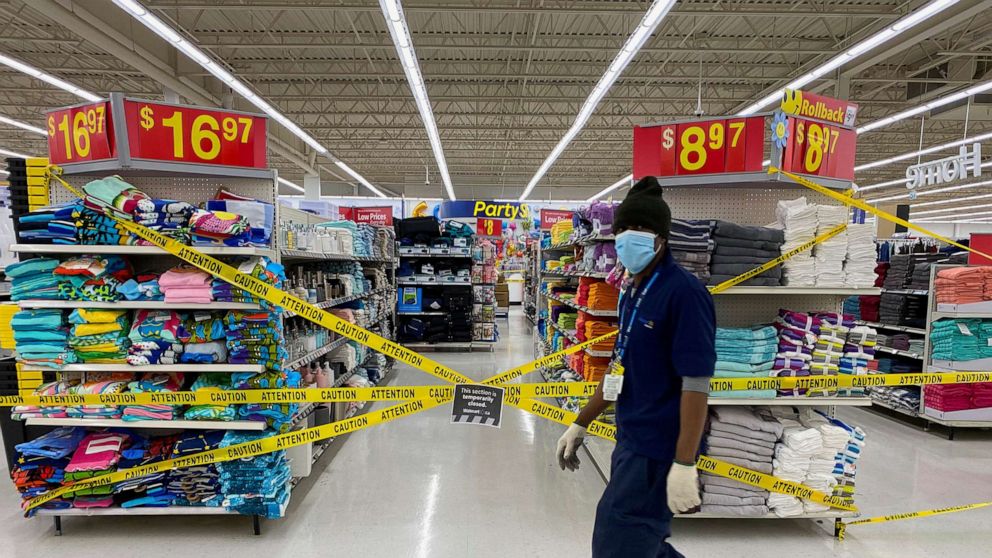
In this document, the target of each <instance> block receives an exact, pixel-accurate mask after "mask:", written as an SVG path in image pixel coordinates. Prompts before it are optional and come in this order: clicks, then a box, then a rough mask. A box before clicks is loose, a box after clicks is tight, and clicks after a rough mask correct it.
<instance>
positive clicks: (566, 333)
mask: <svg viewBox="0 0 992 558" xmlns="http://www.w3.org/2000/svg"><path fill="white" fill-rule="evenodd" d="M548 324H549V325H550V326H551V327H552V328H554V329H555V330H557V331H559V332H561V334H562V335H564V336H565V337H567V338H568V340H569V341H571V342H572V344H573V345H578V344H579V343H582V341H579V339H578V338H577V337H575V334H574V333H572V332H571V331H568V330H565V329H562V328H561V327H559V326H558V324H556V323H554V322H552V321H550V320H549V321H548ZM582 351H583V352H584V353H586V354H587V355H589V356H594V357H604V358H610V357H611V356H613V351H595V350H593V349H582Z"/></svg>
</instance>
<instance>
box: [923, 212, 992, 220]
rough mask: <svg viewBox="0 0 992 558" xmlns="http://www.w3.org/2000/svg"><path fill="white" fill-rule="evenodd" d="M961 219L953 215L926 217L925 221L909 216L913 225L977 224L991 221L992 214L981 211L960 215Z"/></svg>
mask: <svg viewBox="0 0 992 558" xmlns="http://www.w3.org/2000/svg"><path fill="white" fill-rule="evenodd" d="M960 217H962V218H961V219H958V217H957V216H954V215H943V216H941V217H928V218H926V219H913V218H912V216H910V219H909V220H910V221H911V222H915V223H979V222H988V220H989V219H992V212H989V211H982V212H979V213H969V214H967V215H961V216H960Z"/></svg>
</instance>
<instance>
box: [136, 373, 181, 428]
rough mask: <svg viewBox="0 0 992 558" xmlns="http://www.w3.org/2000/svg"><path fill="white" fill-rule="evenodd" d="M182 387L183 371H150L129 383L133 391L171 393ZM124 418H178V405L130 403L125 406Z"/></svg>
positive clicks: (138, 419)
mask: <svg viewBox="0 0 992 558" xmlns="http://www.w3.org/2000/svg"><path fill="white" fill-rule="evenodd" d="M182 387H183V373H182V372H148V373H146V374H142V375H141V377H140V379H137V380H134V381H132V382H130V383H128V385H127V389H128V391H129V392H131V393H170V392H176V391H180V390H181V389H182ZM122 418H123V419H124V420H126V421H143V420H172V419H174V418H176V406H175V405H159V404H154V403H150V404H148V405H128V406H126V407H124V414H123V417H122Z"/></svg>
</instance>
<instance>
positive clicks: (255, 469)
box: [217, 431, 291, 519]
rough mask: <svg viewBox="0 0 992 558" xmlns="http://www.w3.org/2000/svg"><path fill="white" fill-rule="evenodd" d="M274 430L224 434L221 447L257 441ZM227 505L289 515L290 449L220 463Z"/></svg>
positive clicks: (246, 510)
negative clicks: (287, 454) (287, 452)
mask: <svg viewBox="0 0 992 558" xmlns="http://www.w3.org/2000/svg"><path fill="white" fill-rule="evenodd" d="M273 434H274V432H237V431H230V432H227V433H226V434H225V435H224V439H223V440H221V442H220V447H222V448H226V447H228V446H233V445H237V444H243V443H247V442H253V441H256V440H261V439H264V438H268V437H269V436H272V435H273ZM217 472H218V473H219V474H220V489H221V492H222V493H223V497H224V500H223V506H224V507H225V508H227V509H228V510H230V511H233V512H237V513H240V514H244V515H258V516H261V517H266V518H269V519H276V518H279V517H282V516H283V515H284V514H285V511H286V506H287V504H288V503H289V496H290V487H289V481H290V480H291V474H290V469H289V460H288V459H286V451H285V450H279V451H274V452H271V453H266V454H263V455H256V456H254V457H249V458H246V459H236V460H234V461H224V462H222V463H218V464H217Z"/></svg>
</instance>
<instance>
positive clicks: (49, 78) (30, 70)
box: [0, 54, 103, 103]
mask: <svg viewBox="0 0 992 558" xmlns="http://www.w3.org/2000/svg"><path fill="white" fill-rule="evenodd" d="M0 64H3V65H5V66H9V67H11V68H13V69H15V70H17V71H18V72H22V73H25V74H27V75H29V76H31V77H33V78H35V79H40V80H41V81H43V82H45V83H48V84H50V85H54V86H55V87H58V88H59V89H61V90H63V91H68V92H69V93H72V94H73V95H76V96H77V97H82V98H84V99H86V100H87V101H89V102H91V103H95V102H97V101H102V100H103V98H101V97H98V96H96V95H94V94H93V93H90V92H89V91H87V90H85V89H83V88H82V87H76V86H75V85H73V84H71V83H69V82H68V81H65V80H61V79H59V78H57V77H55V76H53V75H51V74H46V73H45V72H43V71H41V70H39V69H38V68H35V67H34V66H32V65H30V64H25V63H24V62H21V61H20V60H15V59H13V58H11V57H9V56H6V55H3V54H0Z"/></svg>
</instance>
